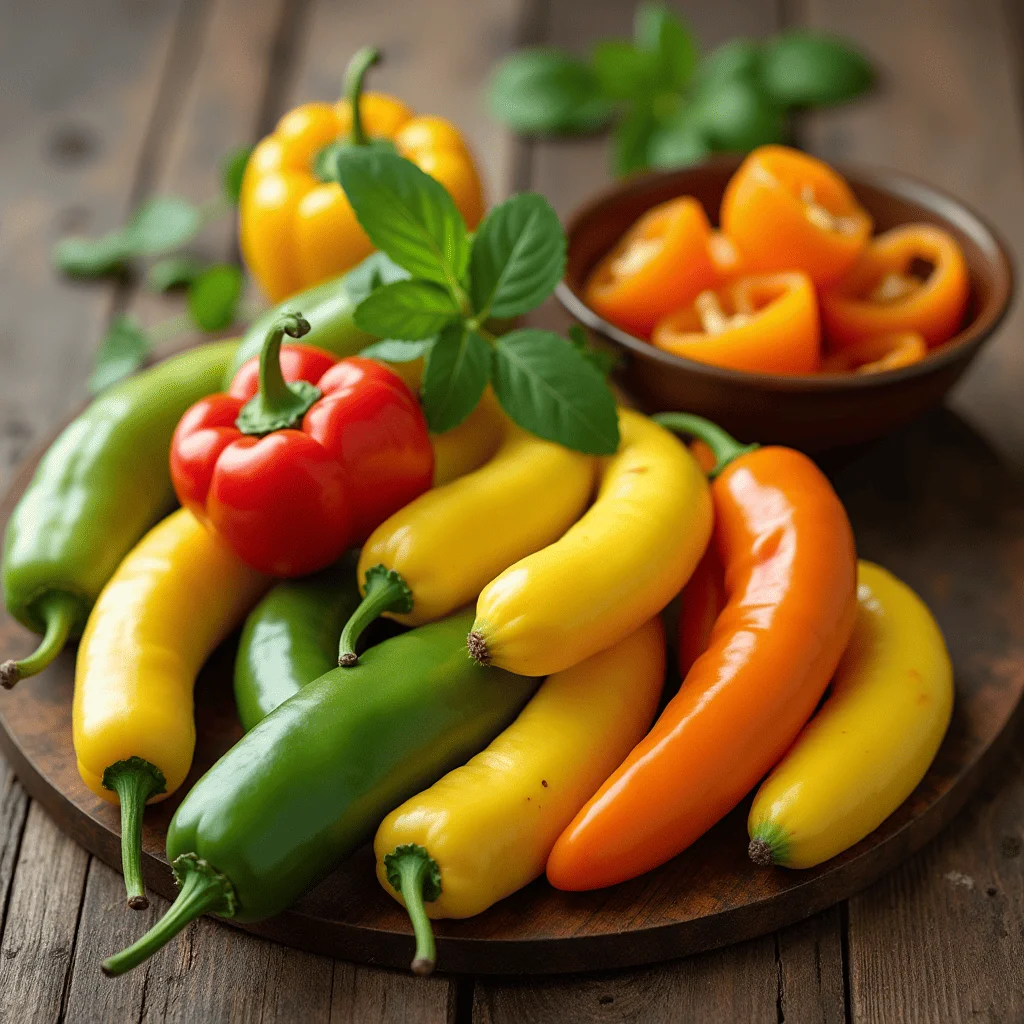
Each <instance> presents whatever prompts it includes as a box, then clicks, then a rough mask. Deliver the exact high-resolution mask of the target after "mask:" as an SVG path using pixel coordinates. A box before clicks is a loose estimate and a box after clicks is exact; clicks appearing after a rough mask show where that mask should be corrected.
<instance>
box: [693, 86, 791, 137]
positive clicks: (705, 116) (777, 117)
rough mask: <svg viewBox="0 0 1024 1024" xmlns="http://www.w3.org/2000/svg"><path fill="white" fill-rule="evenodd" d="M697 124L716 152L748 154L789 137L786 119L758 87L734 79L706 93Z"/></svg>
mask: <svg viewBox="0 0 1024 1024" xmlns="http://www.w3.org/2000/svg"><path fill="white" fill-rule="evenodd" d="M692 115H693V123H694V126H695V127H696V129H697V130H698V131H699V132H700V133H701V134H702V136H703V137H704V138H706V139H707V140H708V142H710V143H711V145H712V146H713V147H714V148H715V149H725V150H732V151H736V152H746V151H748V150H751V149H754V148H755V147H756V146H763V145H765V144H767V143H770V142H782V141H783V140H784V139H785V137H786V115H785V112H784V111H783V109H782V108H781V107H779V106H778V105H777V104H776V103H775V102H774V101H773V100H772V99H771V98H770V97H769V96H768V95H767V94H765V93H764V92H763V91H762V90H761V89H759V88H758V86H757V85H756V83H754V82H749V81H746V80H744V79H742V78H734V79H731V80H729V81H726V82H724V83H722V84H721V85H720V86H719V87H718V88H716V89H708V90H705V91H702V92H701V94H700V95H699V96H698V97H697V98H696V99H695V100H694V103H693V107H692Z"/></svg>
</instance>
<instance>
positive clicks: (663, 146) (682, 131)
mask: <svg viewBox="0 0 1024 1024" xmlns="http://www.w3.org/2000/svg"><path fill="white" fill-rule="evenodd" d="M710 153H711V146H710V145H708V141H707V139H706V138H704V134H703V132H702V131H701V129H700V128H698V127H697V125H695V124H694V123H693V122H692V120H691V119H681V120H679V121H676V122H674V123H672V124H667V125H663V126H661V127H659V128H656V129H655V131H654V134H653V135H652V136H651V140H650V143H649V145H648V147H647V158H648V161H649V162H650V165H651V166H652V167H665V168H669V169H671V168H673V167H690V166H691V165H692V164H699V163H700V162H701V160H705V159H707V157H708V156H709V155H710Z"/></svg>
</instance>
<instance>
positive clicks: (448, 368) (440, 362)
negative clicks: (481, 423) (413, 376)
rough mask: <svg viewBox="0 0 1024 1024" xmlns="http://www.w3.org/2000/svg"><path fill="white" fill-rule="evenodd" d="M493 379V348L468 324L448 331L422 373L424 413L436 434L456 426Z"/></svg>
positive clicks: (456, 325) (441, 335)
mask: <svg viewBox="0 0 1024 1024" xmlns="http://www.w3.org/2000/svg"><path fill="white" fill-rule="evenodd" d="M490 377H491V346H490V345H488V344H487V342H486V341H484V339H483V338H481V337H480V335H479V334H477V333H476V331H473V330H467V329H466V327H465V325H463V324H461V323H459V324H452V325H451V326H450V327H447V328H445V330H444V331H442V332H441V334H440V335H439V336H438V339H437V341H435V342H434V344H433V347H432V348H431V349H430V355H429V356H428V357H427V365H426V367H425V368H424V370H423V384H422V385H421V392H422V396H423V412H424V413H425V414H426V417H427V425H428V426H429V427H430V429H431V430H432V431H433V432H434V433H435V434H443V433H444V432H445V431H446V430H451V429H452V428H453V427H457V426H458V425H459V424H460V423H461V422H462V421H463V420H464V419H465V418H466V417H467V416H468V415H469V414H470V413H471V412H472V411H473V410H474V409H475V408H476V404H477V402H479V401H480V396H481V395H482V394H483V393H484V388H486V387H487V382H488V380H490Z"/></svg>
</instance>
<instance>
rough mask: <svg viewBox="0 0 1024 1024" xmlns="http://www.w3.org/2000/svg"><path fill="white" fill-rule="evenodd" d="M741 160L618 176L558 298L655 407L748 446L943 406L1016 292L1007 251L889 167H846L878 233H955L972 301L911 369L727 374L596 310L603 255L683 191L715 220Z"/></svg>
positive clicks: (855, 428) (836, 439) (831, 443)
mask: <svg viewBox="0 0 1024 1024" xmlns="http://www.w3.org/2000/svg"><path fill="white" fill-rule="evenodd" d="M741 159H742V158H741V157H738V156H731V155H730V156H723V157H718V158H715V159H713V160H710V161H708V162H707V163H703V164H700V165H698V166H695V167H688V168H685V169H683V170H679V171H659V172H654V173H650V174H646V175H643V176H640V177H635V178H631V179H629V180H627V181H624V182H620V183H618V184H616V185H614V186H613V187H612V188H610V189H608V190H607V191H605V192H603V193H601V194H600V195H598V196H597V197H596V198H595V199H592V200H590V201H589V202H587V203H585V204H584V205H583V206H582V207H580V208H579V209H578V210H577V211H576V212H575V213H574V214H573V215H572V217H571V218H570V219H569V225H568V236H569V254H568V262H567V266H566V274H565V280H564V281H563V282H562V283H561V284H559V286H558V290H557V295H558V299H559V301H560V302H561V303H562V305H564V306H565V307H566V309H567V310H568V311H569V313H571V314H572V315H573V316H574V317H576V318H577V319H578V320H580V321H581V322H582V323H584V324H586V325H587V326H588V327H590V328H592V329H593V330H595V331H597V332H598V333H599V334H600V335H602V336H603V337H605V338H607V339H608V340H609V341H611V342H612V343H613V344H614V345H615V346H617V347H618V348H620V349H621V350H622V351H623V355H624V357H625V361H624V365H623V367H622V368H621V370H620V371H619V375H620V379H621V381H622V383H623V384H624V386H625V387H626V389H627V390H628V392H629V393H630V394H631V395H632V396H633V398H634V399H635V400H636V402H637V403H638V404H639V405H640V406H641V408H643V409H644V410H646V411H647V412H659V411H666V410H684V411H686V412H694V413H698V414H699V415H701V416H706V417H707V418H708V419H711V420H714V421H715V422H716V423H719V424H721V425H722V426H723V427H725V428H726V429H727V430H729V431H730V432H732V433H734V434H735V435H736V436H737V437H738V438H740V439H741V440H744V441H762V442H773V443H778V444H788V445H795V446H797V447H799V448H803V449H805V450H808V451H820V450H823V449H825V448H833V447H837V446H840V445H844V444H854V443H857V442H859V441H866V440H869V439H871V438H874V437H879V436H881V435H882V434H885V433H887V432H889V431H891V430H893V429H894V428H896V427H899V426H902V425H903V424H905V423H907V422H909V421H910V420H912V419H914V418H915V417H917V416H919V415H920V414H921V413H922V412H924V411H925V410H926V409H927V408H929V407H930V406H932V405H935V404H937V403H938V402H939V401H940V400H941V399H942V397H943V395H945V393H946V392H947V391H948V390H949V389H950V388H951V387H952V386H953V384H954V383H955V382H956V380H957V378H959V376H960V375H961V374H962V373H963V372H964V370H965V369H966V368H967V365H968V363H970V361H971V360H972V359H973V358H974V356H975V355H976V354H977V352H978V350H979V349H980V348H981V346H982V345H983V344H984V342H985V341H987V340H988V339H989V338H990V337H991V336H992V334H993V332H994V331H995V329H996V328H997V327H998V326H999V322H1000V321H1001V320H1002V318H1003V316H1004V314H1005V313H1006V309H1007V306H1008V305H1009V302H1010V297H1011V295H1012V292H1013V270H1012V268H1011V264H1010V258H1009V255H1008V254H1007V251H1006V247H1005V246H1004V245H1003V244H1002V242H1001V241H1000V240H999V239H998V237H997V236H996V234H995V232H994V231H993V230H992V229H991V228H990V227H989V226H988V225H987V224H986V223H985V222H984V221H983V220H982V219H981V217H979V216H978V215H977V214H976V213H974V212H973V211H971V210H969V209H968V208H967V207H966V206H964V205H963V204H962V203H961V202H959V201H958V200H956V199H954V198H953V197H952V196H949V195H946V194H945V193H943V192H940V191H939V190H937V189H934V188H932V187H931V186H929V185H925V184H923V183H921V182H919V181H915V180H914V179H912V178H908V177H905V176H904V175H901V174H896V173H893V172H890V171H865V170H860V169H857V168H850V167H843V166H840V167H839V168H838V169H839V171H840V172H841V173H842V174H843V175H844V176H845V178H846V180H847V181H848V182H849V183H850V187H851V188H852V189H853V191H854V193H855V194H856V196H857V199H858V200H859V201H860V202H861V204H862V205H863V206H864V208H865V209H866V210H867V211H868V212H869V213H870V214H871V216H872V217H873V218H874V221H875V230H876V232H877V231H885V230H887V229H889V228H892V227H896V226H897V225H899V224H906V223H908V222H912V221H924V222H927V223H931V224H936V225H938V226H939V227H942V228H944V229H945V230H946V231H949V232H950V233H951V234H952V235H954V236H955V237H956V239H957V241H958V242H959V243H960V245H961V247H962V248H963V251H964V256H965V258H966V260H967V265H968V269H969V271H970V277H971V297H970V302H969V304H968V311H967V316H966V319H965V324H964V327H963V329H962V330H961V331H960V333H959V334H957V335H956V337H954V338H953V339H952V340H950V341H949V342H947V343H946V344H945V345H942V346H940V347H939V348H937V349H935V350H934V351H933V352H931V353H930V354H929V355H928V356H927V357H926V358H925V359H924V360H922V361H921V362H919V363H916V364H914V365H913V366H908V367H904V368H902V369H898V370H889V371H886V372H883V373H877V374H817V375H813V376H810V375H808V376H797V375H776V374H759V373H748V372H745V371H741V370H727V369H723V368H721V367H717V366H710V365H708V364H705V363H698V362H694V361H693V360H690V359H683V358H681V357H680V356H675V355H671V354H669V353H668V352H662V351H661V350H660V349H657V348H655V347H654V346H653V345H651V344H649V343H648V342H646V341H643V340H641V339H640V338H636V337H634V336H633V335H631V334H628V333H627V332H626V331H623V330H622V329H621V328H618V327H616V326H615V325H614V324H611V323H609V322H608V321H607V320H605V319H604V318H602V317H600V316H598V314H597V313H595V312H594V311H593V310H592V309H590V308H589V307H588V306H587V304H586V303H585V302H584V301H583V297H582V296H583V285H584V283H585V282H586V280H587V277H588V275H589V274H590V271H591V270H592V269H593V267H594V266H595V265H596V264H597V262H598V261H599V260H600V258H601V257H602V256H603V255H604V254H605V253H606V252H608V250H609V249H611V248H612V246H613V245H614V244H615V243H616V242H617V241H618V239H619V238H620V237H621V236H622V235H623V233H624V232H625V231H626V230H627V229H628V228H629V227H630V225H631V224H633V222H634V221H635V220H636V219H637V218H638V217H639V216H640V215H641V214H642V213H644V212H645V211H646V210H648V209H650V208H651V207H652V206H656V205H658V204H659V203H662V202H665V201H666V200H668V199H672V198H674V197H675V196H682V195H690V196H694V197H696V198H697V199H699V200H700V202H701V203H702V204H703V205H704V208H705V209H706V210H707V213H708V216H709V217H710V218H711V220H712V222H717V219H718V208H719V205H720V203H721V199H722V193H723V192H724V191H725V186H726V183H727V182H728V180H729V178H730V177H731V175H732V173H733V172H734V171H735V170H736V168H737V167H738V166H739V164H740V161H741Z"/></svg>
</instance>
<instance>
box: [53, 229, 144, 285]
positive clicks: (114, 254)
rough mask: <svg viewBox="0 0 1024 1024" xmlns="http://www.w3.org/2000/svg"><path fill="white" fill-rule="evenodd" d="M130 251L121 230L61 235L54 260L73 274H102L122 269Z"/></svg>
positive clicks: (60, 267) (58, 266)
mask: <svg viewBox="0 0 1024 1024" xmlns="http://www.w3.org/2000/svg"><path fill="white" fill-rule="evenodd" d="M130 255H131V253H130V252H129V251H128V246H127V244H126V243H125V240H124V238H123V236H122V235H121V233H120V232H118V231H112V232H111V233H110V234H109V235H103V236H101V237H100V238H81V237H78V236H73V237H71V238H62V239H61V240H60V241H59V242H58V243H57V244H56V245H55V246H54V247H53V264H54V266H55V267H56V268H57V269H58V270H60V271H61V272H62V273H64V274H69V275H71V276H72V277H103V276H105V275H106V274H112V273H114V272H115V271H117V270H120V269H121V268H122V267H123V266H124V263H125V260H126V259H127V258H128V257H129V256H130Z"/></svg>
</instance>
